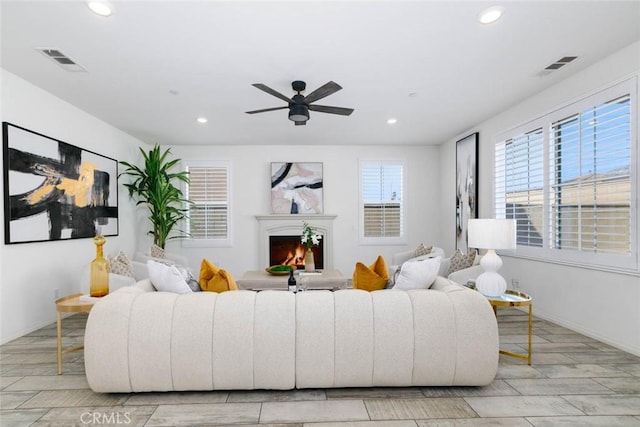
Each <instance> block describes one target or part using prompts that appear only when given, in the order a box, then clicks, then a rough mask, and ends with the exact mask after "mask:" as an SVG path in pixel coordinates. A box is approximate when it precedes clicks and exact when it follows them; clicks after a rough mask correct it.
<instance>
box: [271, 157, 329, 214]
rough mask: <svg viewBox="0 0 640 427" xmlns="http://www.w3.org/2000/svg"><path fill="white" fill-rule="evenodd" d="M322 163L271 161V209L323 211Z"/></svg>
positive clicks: (286, 211) (278, 210) (293, 211)
mask: <svg viewBox="0 0 640 427" xmlns="http://www.w3.org/2000/svg"><path fill="white" fill-rule="evenodd" d="M323 197H324V196H323V182H322V163H320V162H306V163H302V162H301V163H295V162H289V163H286V162H274V163H271V213H272V214H321V213H322V212H323Z"/></svg>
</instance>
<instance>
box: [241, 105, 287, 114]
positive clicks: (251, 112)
mask: <svg viewBox="0 0 640 427" xmlns="http://www.w3.org/2000/svg"><path fill="white" fill-rule="evenodd" d="M287 108H289V107H288V106H286V107H273V108H263V109H262V110H253V111H245V113H247V114H256V113H264V112H266V111H276V110H285V109H287Z"/></svg>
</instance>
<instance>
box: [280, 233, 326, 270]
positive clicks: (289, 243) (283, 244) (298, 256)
mask: <svg viewBox="0 0 640 427" xmlns="http://www.w3.org/2000/svg"><path fill="white" fill-rule="evenodd" d="M323 246H324V239H320V244H319V245H317V246H314V247H312V248H311V251H312V252H313V258H314V262H315V267H316V269H318V270H322V269H323V268H324V260H323V254H324V248H323ZM306 250H307V249H306V248H305V247H304V245H303V244H302V243H301V242H300V235H295V236H269V265H279V264H280V265H295V266H296V267H298V268H302V267H303V266H304V254H305V251H306Z"/></svg>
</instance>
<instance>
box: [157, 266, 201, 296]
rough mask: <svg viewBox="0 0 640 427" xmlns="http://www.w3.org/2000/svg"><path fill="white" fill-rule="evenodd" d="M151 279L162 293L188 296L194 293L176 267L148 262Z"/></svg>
mask: <svg viewBox="0 0 640 427" xmlns="http://www.w3.org/2000/svg"><path fill="white" fill-rule="evenodd" d="M147 268H148V269H149V279H150V280H151V283H152V284H153V286H154V287H155V288H156V289H157V290H159V291H161V292H173V293H176V294H188V293H191V292H193V291H192V290H191V288H190V287H189V285H187V282H186V281H185V280H184V277H183V276H182V274H180V272H179V271H178V269H177V268H176V266H175V265H165V264H162V263H160V262H156V261H151V260H149V261H147Z"/></svg>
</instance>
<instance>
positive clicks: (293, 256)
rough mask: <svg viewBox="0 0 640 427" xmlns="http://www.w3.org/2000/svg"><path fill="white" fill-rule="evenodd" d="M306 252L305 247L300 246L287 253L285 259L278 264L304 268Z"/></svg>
mask: <svg viewBox="0 0 640 427" xmlns="http://www.w3.org/2000/svg"><path fill="white" fill-rule="evenodd" d="M305 250H306V249H305V247H304V246H302V245H301V244H299V245H298V246H297V247H296V248H295V249H293V250H290V251H289V252H287V254H286V255H285V256H284V258H283V259H282V260H281V261H280V262H278V263H277V264H282V265H295V266H296V267H303V266H304V253H305Z"/></svg>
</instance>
